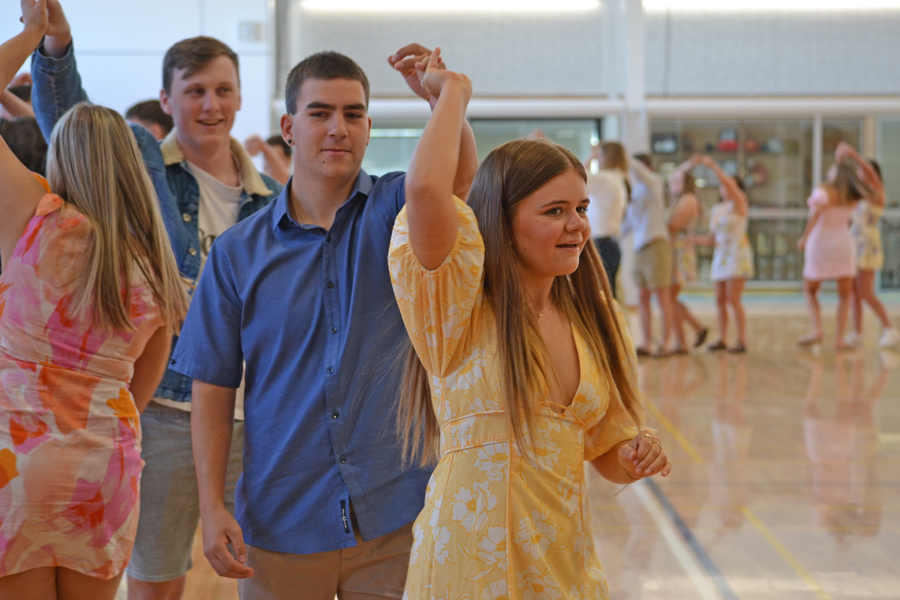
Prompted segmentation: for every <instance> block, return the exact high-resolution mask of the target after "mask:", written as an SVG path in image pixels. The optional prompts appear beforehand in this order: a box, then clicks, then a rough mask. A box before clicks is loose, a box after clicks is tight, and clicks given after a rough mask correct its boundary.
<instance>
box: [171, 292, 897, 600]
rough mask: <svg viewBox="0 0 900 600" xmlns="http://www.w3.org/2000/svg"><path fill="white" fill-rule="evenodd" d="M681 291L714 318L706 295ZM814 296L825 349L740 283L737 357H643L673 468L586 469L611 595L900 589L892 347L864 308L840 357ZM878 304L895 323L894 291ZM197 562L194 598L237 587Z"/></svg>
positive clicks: (642, 598) (798, 594)
mask: <svg viewBox="0 0 900 600" xmlns="http://www.w3.org/2000/svg"><path fill="white" fill-rule="evenodd" d="M686 300H687V302H688V304H689V305H691V307H692V308H694V309H695V311H696V312H697V314H698V316H699V317H700V318H701V320H703V321H704V322H705V323H707V324H709V325H710V327H712V324H713V323H714V314H713V312H712V310H713V309H712V300H711V298H710V297H708V296H704V295H699V294H698V295H693V296H687V297H686ZM822 300H823V321H824V323H825V327H826V329H825V344H823V345H822V346H821V347H819V348H816V347H814V348H810V349H802V348H799V347H798V346H797V345H796V342H795V340H796V338H797V337H798V336H799V335H801V334H802V333H804V332H805V331H806V330H807V329H808V318H807V316H806V312H805V309H804V305H803V303H802V299H801V298H800V297H799V295H798V296H770V295H754V294H747V295H746V308H747V312H748V344H749V352H748V353H747V354H746V355H729V354H725V353H715V354H711V353H707V352H705V351H698V352H696V353H693V354H691V355H689V356H679V357H671V358H666V359H642V362H641V363H640V369H641V382H642V383H641V384H642V388H643V392H644V395H645V398H646V400H647V405H648V421H649V423H650V425H652V426H654V427H656V428H658V430H659V435H660V436H661V437H662V439H663V444H664V445H665V447H666V449H667V450H668V452H669V454H670V456H671V457H672V460H673V463H674V465H675V468H674V470H673V472H672V475H671V476H669V477H668V478H667V479H664V480H663V479H660V478H658V477H657V478H654V480H653V481H652V482H642V483H640V484H635V485H632V486H629V487H627V488H626V489H624V490H622V491H621V493H619V494H616V492H617V491H618V489H619V486H614V485H612V484H609V483H608V482H606V481H605V480H602V479H601V478H600V477H599V476H591V477H590V478H589V487H590V495H591V503H592V510H593V523H594V531H595V537H596V539H597V546H598V551H599V553H600V556H601V558H602V560H603V563H604V567H605V569H606V575H607V579H608V581H609V584H610V590H611V593H612V597H613V599H614V600H694V599H698V600H713V599H723V600H736V599H740V600H769V599H772V600H774V599H779V600H816V599H818V600H832V599H833V600H856V599H859V600H863V599H876V598H877V599H887V598H900V375H898V372H900V371H898V370H897V366H898V364H900V354H897V353H895V352H893V351H879V350H878V348H877V332H876V331H875V330H876V329H877V327H876V324H875V322H874V319H873V317H872V316H871V314H870V313H868V314H867V315H866V327H867V331H866V334H865V339H864V347H863V348H861V349H859V350H857V351H855V352H849V353H840V354H835V352H834V350H833V346H832V343H833V340H834V318H833V316H832V315H833V312H834V311H833V307H834V300H833V296H832V297H829V295H828V294H825V295H824V296H823V298H822ZM883 300H885V301H886V304H887V306H888V310H889V311H890V312H891V313H892V316H893V317H894V318H895V319H896V320H900V296H891V295H886V296H884V297H883ZM632 326H633V327H634V328H635V329H634V330H635V331H636V326H637V324H636V322H634V323H632ZM711 337H713V334H711ZM591 475H593V473H591ZM194 565H195V566H194V569H193V570H192V571H191V572H190V574H189V576H188V589H187V591H186V593H185V596H184V597H185V598H186V599H187V600H213V599H216V600H225V599H229V600H230V599H232V598H236V597H237V594H236V586H235V585H234V582H229V581H225V580H222V579H220V578H218V577H216V575H215V573H213V571H212V570H211V568H210V567H209V565H208V564H207V563H206V560H205V559H204V558H203V555H202V552H200V549H199V545H198V547H197V548H196V549H195V556H194Z"/></svg>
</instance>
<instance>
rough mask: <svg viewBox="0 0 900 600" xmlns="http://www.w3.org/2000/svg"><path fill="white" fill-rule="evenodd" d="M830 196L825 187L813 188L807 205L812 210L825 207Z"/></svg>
mask: <svg viewBox="0 0 900 600" xmlns="http://www.w3.org/2000/svg"><path fill="white" fill-rule="evenodd" d="M828 204H829V198H828V192H827V191H825V189H824V188H821V187H817V188H816V189H814V190H813V193H812V195H811V196H810V197H809V199H807V201H806V205H807V206H809V208H810V210H815V209H817V208H824V207H826V206H828Z"/></svg>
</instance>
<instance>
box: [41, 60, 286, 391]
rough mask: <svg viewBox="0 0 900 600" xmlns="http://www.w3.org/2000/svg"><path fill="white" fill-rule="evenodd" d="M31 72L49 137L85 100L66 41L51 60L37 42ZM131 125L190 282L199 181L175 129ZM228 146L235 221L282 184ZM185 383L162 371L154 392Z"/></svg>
mask: <svg viewBox="0 0 900 600" xmlns="http://www.w3.org/2000/svg"><path fill="white" fill-rule="evenodd" d="M31 76H32V78H33V79H34V85H33V87H32V93H31V95H32V104H33V106H34V112H35V117H36V118H37V121H38V124H39V125H40V127H41V131H42V132H43V133H44V137H46V138H47V139H49V138H50V132H51V131H52V130H53V126H54V125H55V124H56V122H57V121H58V120H59V118H60V117H61V116H62V115H63V114H64V113H65V112H66V111H67V110H69V109H70V108H71V107H72V106H74V105H75V104H77V103H79V102H86V101H88V96H87V93H86V92H85V91H84V89H83V88H82V86H81V76H80V75H79V74H78V68H77V65H76V63H75V53H74V50H73V46H69V49H68V51H67V52H66V55H65V56H63V57H62V58H59V59H55V58H51V57H48V56H46V55H44V53H43V43H41V45H40V46H39V47H38V49H37V50H35V51H34V54H33V55H32V57H31ZM131 129H132V131H134V134H135V138H136V139H137V142H138V148H139V149H140V151H141V156H142V157H143V159H144V166H145V167H146V168H147V172H148V173H149V174H150V179H151V181H152V182H153V187H154V188H155V190H156V195H157V197H158V198H159V205H160V211H161V212H162V216H163V221H164V222H165V225H166V231H167V232H168V234H169V239H170V241H171V243H172V251H173V252H174V254H175V259H176V261H177V263H178V269H179V270H180V271H181V274H182V276H184V277H185V278H187V279H189V280H190V282H191V283H192V284H196V282H197V278H198V277H199V275H200V233H199V229H198V222H197V216H198V215H197V213H198V210H199V204H200V186H199V185H198V184H197V179H196V178H195V177H194V175H193V173H191V170H190V166H189V165H188V163H187V161H186V160H185V158H184V154H183V153H182V152H181V148H179V147H178V143H177V142H176V139H175V135H176V131H175V130H173V131H172V132H171V133H170V134H169V136H168V137H167V138H166V139H165V140H163V141H162V142H159V143H158V142H157V141H156V140H155V139H154V138H153V136H152V135H151V134H150V132H149V131H147V130H146V129H144V128H143V127H141V126H140V125H132V126H131ZM231 151H232V153H233V154H234V155H235V157H237V160H238V163H239V165H240V168H241V174H242V177H243V185H244V191H243V194H242V199H241V206H240V209H239V212H238V221H242V220H243V219H246V218H247V217H249V216H250V215H252V214H253V213H255V212H256V211H258V210H260V209H261V208H263V207H264V206H266V205H267V204H268V203H269V202H271V201H272V200H274V199H275V198H277V197H278V195H279V194H280V193H281V190H282V187H283V186H282V185H281V184H279V183H278V182H276V181H275V180H274V179H272V178H271V177H268V176H266V175H263V174H261V173H259V172H258V171H257V170H256V167H255V166H254V165H253V162H252V161H251V160H250V157H249V156H248V155H247V152H246V151H245V150H244V148H243V146H241V144H240V143H239V142H238V141H237V140H235V139H232V140H231ZM177 341H178V338H177V336H176V337H175V338H174V339H173V340H172V349H173V351H174V349H175V343H176V342H177ZM191 384H192V380H191V378H190V377H185V376H184V375H181V374H180V373H176V372H174V371H171V370H166V373H165V375H164V376H163V379H162V382H161V383H160V385H159V388H157V390H156V393H155V394H154V397H157V398H167V399H170V400H175V401H176V402H190V400H191Z"/></svg>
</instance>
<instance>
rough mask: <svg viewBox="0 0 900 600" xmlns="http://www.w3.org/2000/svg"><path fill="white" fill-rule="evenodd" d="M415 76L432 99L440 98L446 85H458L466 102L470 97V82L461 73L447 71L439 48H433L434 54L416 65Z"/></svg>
mask: <svg viewBox="0 0 900 600" xmlns="http://www.w3.org/2000/svg"><path fill="white" fill-rule="evenodd" d="M416 74H417V75H418V77H419V81H420V83H421V85H422V88H423V89H424V90H426V91H427V92H428V94H429V95H431V96H432V97H434V98H440V96H441V90H443V89H444V86H446V85H459V86H460V89H461V91H462V92H463V95H464V97H465V99H466V101H468V99H469V98H471V96H472V82H471V81H470V80H469V78H468V77H467V76H465V75H463V74H462V73H456V72H455V71H450V70H448V69H447V66H446V65H445V64H444V61H443V60H442V59H441V49H440V48H435V49H434V52H432V53H431V54H430V55H428V56H427V57H424V58H422V59H421V60H419V61H418V62H417V63H416Z"/></svg>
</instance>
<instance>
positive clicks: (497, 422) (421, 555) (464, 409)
mask: <svg viewBox="0 0 900 600" xmlns="http://www.w3.org/2000/svg"><path fill="white" fill-rule="evenodd" d="M456 206H457V212H458V214H459V221H460V227H459V233H458V235H457V239H456V242H455V244H454V246H453V249H452V250H451V251H450V254H449V255H448V256H447V258H446V260H445V261H444V263H443V264H442V265H441V266H440V267H438V268H437V269H434V270H432V271H429V270H427V269H426V268H425V267H423V266H422V264H421V263H420V262H419V260H418V258H417V257H416V255H415V254H414V253H413V250H412V248H411V246H410V244H409V238H408V222H407V217H406V209H403V211H401V212H400V214H399V215H398V217H397V221H396V224H395V225H394V233H393V237H392V239H391V249H390V256H389V262H390V270H391V278H392V280H393V284H394V293H395V295H396V296H397V302H398V304H399V306H400V312H401V314H402V315H403V320H404V323H405V324H406V328H407V330H408V331H409V334H410V338H411V340H412V343H413V346H414V347H415V349H416V352H417V353H418V355H419V358H420V359H421V360H422V364H423V365H424V366H425V369H426V370H427V371H428V373H429V374H430V375H431V376H432V397H433V403H434V412H435V415H436V416H437V420H438V423H439V425H440V428H441V441H440V446H441V448H440V454H441V457H440V460H439V462H438V464H437V467H436V468H435V470H434V474H433V476H432V478H431V480H430V482H429V484H428V488H427V491H426V498H425V507H424V508H423V510H422V512H421V514H420V515H419V517H418V518H417V519H416V522H415V524H414V525H413V546H412V551H411V554H410V562H409V574H408V576H407V580H406V591H405V594H404V597H405V598H409V599H410V600H437V599H441V600H451V599H452V600H499V599H501V598H509V599H512V598H516V599H519V598H521V599H523V600H532V599H535V600H560V599H592V600H593V599H605V598H608V597H609V593H608V591H607V586H606V581H605V579H604V576H603V567H602V565H601V564H600V560H599V558H598V557H597V555H596V553H595V552H594V549H593V542H592V538H591V524H590V510H589V508H588V506H587V497H586V495H585V476H584V461H585V460H591V459H594V458H596V457H598V456H600V455H601V454H603V453H605V452H606V451H607V450H609V449H611V448H612V447H613V446H615V445H616V444H617V443H619V442H621V441H624V440H630V439H631V438H633V437H634V436H635V435H637V427H636V426H635V424H634V422H633V420H632V419H631V417H630V416H629V414H628V413H627V412H626V411H625V409H624V407H623V406H622V403H621V401H620V400H619V396H618V393H617V392H616V390H615V388H613V387H612V385H611V379H610V378H609V377H608V376H607V375H606V374H605V373H601V372H600V369H599V365H598V364H597V362H596V361H595V360H594V358H593V356H592V354H591V352H590V350H589V349H588V346H587V344H586V343H585V341H584V339H583V338H582V337H581V336H580V335H579V334H578V332H577V331H575V330H574V328H573V333H574V337H575V344H576V346H577V350H578V360H579V365H580V367H581V382H580V384H579V387H578V391H577V392H576V394H575V397H574V398H573V400H572V403H571V405H570V406H568V407H561V406H558V405H551V404H550V403H549V401H544V402H542V403H539V405H538V406H536V407H535V419H534V427H535V432H534V435H533V436H532V437H533V444H534V458H533V459H528V458H526V457H523V456H522V455H521V454H520V453H519V452H518V451H517V448H516V446H515V445H510V444H509V442H508V440H509V432H508V426H507V417H506V415H505V413H504V405H503V401H502V399H501V394H500V365H499V360H498V353H497V352H498V351H497V333H496V321H495V318H494V315H493V313H492V312H491V309H490V307H489V306H488V305H487V303H486V302H485V301H484V295H483V283H484V270H483V264H484V242H483V241H482V238H481V234H480V232H479V230H478V224H477V222H476V220H475V216H474V215H473V214H472V211H471V209H469V207H468V206H466V205H465V204H464V203H463V202H462V201H460V200H456ZM617 310H618V309H617ZM617 314H618V315H619V320H620V325H621V326H622V329H623V332H624V333H625V335H626V336H627V335H628V334H627V329H626V328H625V324H624V322H623V320H622V317H621V313H618V312H617ZM626 352H627V354H626V356H628V357H629V365H628V370H629V376H631V377H632V378H633V377H634V375H635V373H636V369H635V359H634V358H633V357H634V350H633V348H632V347H631V342H630V339H628V338H626ZM635 389H637V386H636V384H635Z"/></svg>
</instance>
